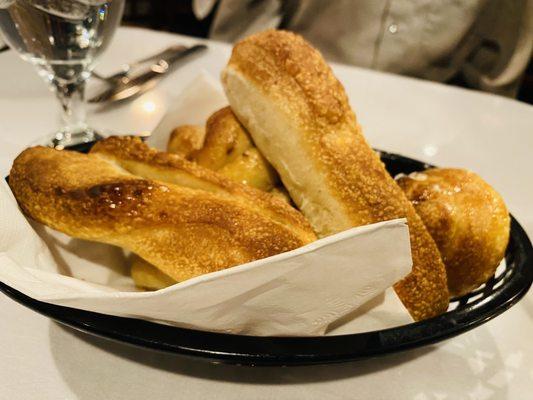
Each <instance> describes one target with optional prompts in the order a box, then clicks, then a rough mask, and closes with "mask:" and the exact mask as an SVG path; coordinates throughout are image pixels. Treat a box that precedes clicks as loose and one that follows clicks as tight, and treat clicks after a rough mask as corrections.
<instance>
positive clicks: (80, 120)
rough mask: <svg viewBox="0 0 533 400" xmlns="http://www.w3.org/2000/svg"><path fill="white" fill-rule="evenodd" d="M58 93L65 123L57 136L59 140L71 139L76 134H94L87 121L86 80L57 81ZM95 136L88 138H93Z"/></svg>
mask: <svg viewBox="0 0 533 400" xmlns="http://www.w3.org/2000/svg"><path fill="white" fill-rule="evenodd" d="M55 87H56V94H57V98H58V99H59V102H60V104H61V111H62V113H61V114H62V120H63V125H62V127H61V130H60V132H59V133H58V135H57V136H61V137H56V140H58V141H69V140H71V138H72V136H73V135H76V134H81V133H84V134H89V135H90V134H92V132H91V131H90V129H88V128H87V124H86V122H85V117H86V113H85V104H84V96H85V80H82V81H77V82H71V83H59V82H56V85H55ZM92 139H93V138H87V140H92Z"/></svg>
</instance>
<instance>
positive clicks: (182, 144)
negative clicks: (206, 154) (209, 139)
mask: <svg viewBox="0 0 533 400" xmlns="http://www.w3.org/2000/svg"><path fill="white" fill-rule="evenodd" d="M204 140H205V129H204V128H203V127H202V126H197V125H181V126H178V127H177V128H176V129H174V130H173V131H172V132H171V134H170V138H169V139H168V144H167V151H168V152H169V153H174V154H179V155H180V156H182V157H184V158H186V159H187V160H191V159H192V158H193V156H194V154H195V153H196V152H197V151H198V150H200V149H201V148H202V147H203V146H204Z"/></svg>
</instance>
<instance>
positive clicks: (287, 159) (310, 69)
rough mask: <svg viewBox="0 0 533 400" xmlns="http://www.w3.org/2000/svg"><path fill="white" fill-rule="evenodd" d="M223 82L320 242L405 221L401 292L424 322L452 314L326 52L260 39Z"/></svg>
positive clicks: (419, 233)
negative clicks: (406, 253) (408, 262)
mask: <svg viewBox="0 0 533 400" xmlns="http://www.w3.org/2000/svg"><path fill="white" fill-rule="evenodd" d="M222 82H223V85H224V89H225V92H226V95H227V97H228V99H229V102H230V104H231V107H232V110H233V111H234V113H235V114H236V115H237V117H238V118H239V120H240V121H241V123H242V124H243V125H244V126H245V127H246V129H247V130H248V132H249V133H250V134H251V135H252V138H253V140H254V142H255V144H256V145H257V147H258V148H259V150H260V151H261V152H262V154H263V155H264V156H265V157H266V158H267V160H268V161H270V163H271V164H272V165H273V166H274V168H275V169H276V170H277V172H278V173H279V175H280V177H281V179H282V181H283V183H284V184H285V187H286V188H287V190H288V191H289V193H290V195H291V197H292V199H293V200H294V202H295V203H296V205H297V206H298V207H299V208H300V210H301V211H302V212H303V213H304V215H305V216H306V217H307V218H308V219H309V221H310V222H311V224H312V226H313V227H314V229H315V231H316V232H317V233H318V234H319V236H326V235H330V234H333V233H336V232H339V231H342V230H345V229H348V228H350V227H353V226H358V225H365V224H370V223H373V222H378V221H383V220H387V219H392V218H399V217H407V219H408V223H409V230H410V234H411V247H412V255H413V263H414V264H413V271H412V273H411V274H410V275H409V276H408V277H407V278H405V279H404V280H402V281H401V282H399V283H398V284H397V285H396V286H395V289H396V292H397V293H398V295H399V297H400V298H401V300H402V301H403V303H404V304H405V306H406V307H407V309H408V310H409V311H410V313H411V315H412V316H413V317H414V318H415V319H417V320H419V319H424V318H429V317H432V316H435V315H437V314H439V313H442V312H444V311H445V310H446V308H447V305H448V290H447V286H446V275H445V270H444V265H443V263H442V260H441V258H440V255H439V252H438V249H437V246H436V245H435V242H434V241H433V239H432V238H431V236H430V235H429V233H428V232H427V230H426V228H425V227H424V225H423V223H422V221H421V220H420V218H419V217H418V215H417V214H416V212H415V210H414V208H413V207H412V205H411V204H410V203H409V201H408V200H407V198H406V197H405V195H404V194H403V192H402V190H401V189H400V188H399V186H398V185H397V184H396V183H395V182H394V180H393V179H392V178H391V177H390V176H389V175H388V173H387V171H386V170H385V168H384V166H383V164H382V163H381V161H380V159H379V157H378V156H377V155H376V154H375V153H374V152H373V151H372V149H371V148H370V147H369V146H368V144H367V142H366V140H365V138H364V137H363V135H362V133H361V128H360V127H359V126H358V124H357V122H356V120H355V116H354V114H353V112H352V110H351V108H350V105H349V103H348V99H347V97H346V94H345V92H344V89H343V87H342V85H341V84H340V82H339V81H338V80H337V79H336V78H335V76H334V75H333V73H332V71H331V69H330V68H329V67H328V65H327V64H326V62H325V61H324V59H323V58H322V56H321V55H320V53H319V52H318V51H316V50H315V49H313V48H312V47H311V46H310V45H309V44H308V43H306V42H305V41H304V39H303V38H301V37H300V36H297V35H295V34H292V33H289V32H284V31H266V32H263V33H259V34H256V35H253V36H250V37H248V38H246V39H244V40H243V41H241V42H239V43H238V44H237V45H236V46H235V47H234V49H233V53H232V55H231V59H230V61H229V63H228V65H227V67H226V68H225V69H224V71H223V73H222Z"/></svg>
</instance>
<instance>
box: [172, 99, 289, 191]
mask: <svg viewBox="0 0 533 400" xmlns="http://www.w3.org/2000/svg"><path fill="white" fill-rule="evenodd" d="M167 149H168V151H169V152H171V153H176V154H180V155H182V156H183V157H185V158H186V159H187V160H190V161H194V162H196V163H197V164H199V165H201V166H202V167H206V168H209V169H211V170H213V171H217V172H219V173H221V174H222V175H224V176H227V177H228V178H230V179H233V180H235V181H237V182H240V183H243V184H245V185H249V186H252V187H255V188H257V189H260V190H263V191H270V190H272V189H273V188H274V187H276V185H278V184H279V177H278V174H277V173H276V171H275V170H274V168H272V166H271V165H270V164H269V163H268V161H266V160H265V158H264V157H263V156H262V155H261V153H260V152H259V150H257V148H256V147H255V145H254V144H253V142H252V139H251V138H250V135H249V134H248V132H246V130H245V129H244V127H243V126H242V125H241V123H240V122H239V121H238V120H237V118H236V117H235V114H233V112H232V111H231V108H230V107H224V108H222V109H220V110H218V111H217V112H215V113H214V114H213V115H211V116H210V117H209V119H208V120H207V123H206V127H205V130H204V129H202V128H201V127H198V126H191V125H184V126H181V127H178V128H176V129H174V131H173V132H172V134H171V135H170V139H169V142H168V147H167ZM192 149H194V150H192Z"/></svg>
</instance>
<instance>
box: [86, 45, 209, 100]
mask: <svg viewBox="0 0 533 400" xmlns="http://www.w3.org/2000/svg"><path fill="white" fill-rule="evenodd" d="M206 49H207V46H205V45H203V44H198V45H195V46H191V47H188V48H185V49H184V50H183V51H180V52H174V53H173V54H172V55H170V56H168V57H164V56H163V57H161V58H160V59H159V60H158V61H157V62H156V63H154V64H152V65H151V66H150V67H149V68H148V69H147V70H146V71H144V72H141V73H139V74H137V75H134V76H128V75H127V76H125V77H123V78H121V80H120V82H118V83H117V84H116V85H113V86H112V87H111V88H109V89H105V90H104V91H103V92H101V93H99V94H97V95H95V96H94V97H92V98H90V99H89V103H102V102H105V101H121V100H125V99H128V98H130V97H133V96H138V95H140V94H142V93H144V92H146V91H148V90H150V89H152V88H153V87H154V86H155V85H156V84H157V82H158V81H159V80H160V79H161V78H162V77H163V76H164V75H166V74H167V73H168V72H170V71H171V70H173V68H174V67H176V66H177V65H178V64H180V61H184V60H185V59H187V58H188V57H189V56H191V55H192V54H195V53H197V52H199V51H203V50H206Z"/></svg>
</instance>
